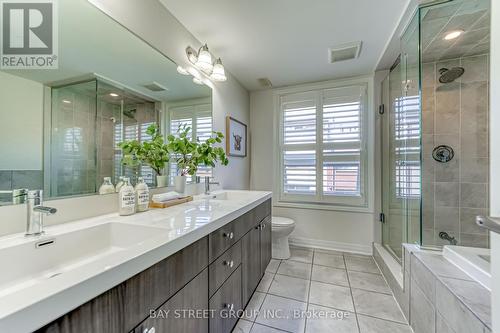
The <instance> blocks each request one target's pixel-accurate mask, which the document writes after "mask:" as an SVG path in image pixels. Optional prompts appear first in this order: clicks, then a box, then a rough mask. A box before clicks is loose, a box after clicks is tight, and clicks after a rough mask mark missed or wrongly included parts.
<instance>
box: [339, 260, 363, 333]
mask: <svg viewBox="0 0 500 333" xmlns="http://www.w3.org/2000/svg"><path fill="white" fill-rule="evenodd" d="M342 259H343V260H344V265H345V269H346V273H347V274H346V275H347V283H349V293H350V294H351V301H352V308H353V309H354V316H355V318H356V326H357V327H358V332H360V327H359V319H358V311H357V310H356V303H354V295H353V294H352V287H351V279H349V272H348V271H347V264H346V261H345V256H342Z"/></svg>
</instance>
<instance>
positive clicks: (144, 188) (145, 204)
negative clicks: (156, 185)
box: [135, 177, 149, 212]
mask: <svg viewBox="0 0 500 333" xmlns="http://www.w3.org/2000/svg"><path fill="white" fill-rule="evenodd" d="M135 196H136V204H137V208H136V211H138V212H145V211H147V210H148V208H149V187H148V184H146V182H145V181H144V178H142V177H139V178H138V179H137V185H135Z"/></svg>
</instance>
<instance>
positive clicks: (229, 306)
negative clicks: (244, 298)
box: [224, 303, 234, 311]
mask: <svg viewBox="0 0 500 333" xmlns="http://www.w3.org/2000/svg"><path fill="white" fill-rule="evenodd" d="M224 308H226V309H227V310H229V311H232V310H233V309H234V304H233V303H231V304H229V303H226V304H225V305H224Z"/></svg>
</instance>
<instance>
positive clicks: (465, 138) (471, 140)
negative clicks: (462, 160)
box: [461, 132, 489, 157]
mask: <svg viewBox="0 0 500 333" xmlns="http://www.w3.org/2000/svg"><path fill="white" fill-rule="evenodd" d="M488 139H489V138H488V133H487V132H476V133H462V136H461V148H462V153H463V155H464V156H467V157H488Z"/></svg>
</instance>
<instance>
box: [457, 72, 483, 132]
mask: <svg viewBox="0 0 500 333" xmlns="http://www.w3.org/2000/svg"><path fill="white" fill-rule="evenodd" d="M461 107H462V111H461V126H462V128H461V130H462V132H463V133H477V132H485V131H487V130H488V83H487V82H486V81H483V82H473V83H463V84H462V94H461Z"/></svg>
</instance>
